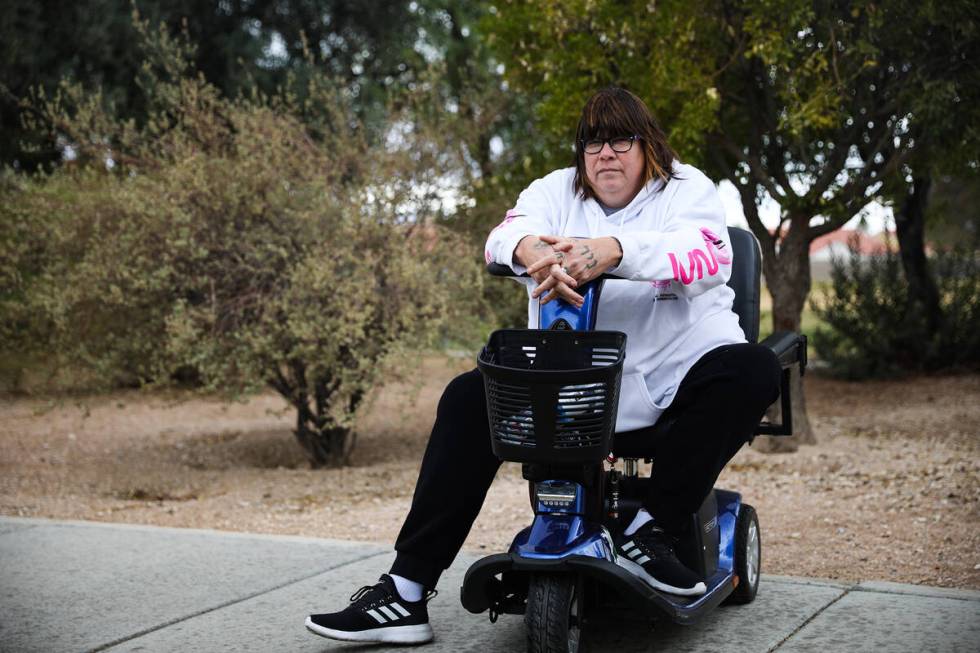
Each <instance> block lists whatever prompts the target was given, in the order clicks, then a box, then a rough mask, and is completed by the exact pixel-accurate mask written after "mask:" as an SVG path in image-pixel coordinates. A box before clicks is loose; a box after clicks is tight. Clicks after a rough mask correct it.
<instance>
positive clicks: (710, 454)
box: [306, 88, 779, 643]
mask: <svg viewBox="0 0 980 653" xmlns="http://www.w3.org/2000/svg"><path fill="white" fill-rule="evenodd" d="M576 136H577V138H576V156H575V165H574V167H571V168H566V169H562V170H557V171H555V172H552V173H551V174H549V175H547V176H546V177H543V178H541V179H538V180H537V181H535V182H534V183H532V184H531V185H530V186H529V187H528V188H527V189H526V190H525V191H524V192H523V193H521V195H520V197H519V198H518V200H517V204H516V206H515V207H514V209H512V210H511V211H508V212H507V215H506V217H505V219H504V221H503V222H502V223H501V224H500V225H498V226H497V227H496V228H495V229H494V230H493V231H492V232H491V233H490V236H489V238H488V240H487V246H486V260H487V262H488V263H490V262H496V263H502V264H505V265H508V266H510V267H511V268H512V269H513V270H514V272H515V273H517V274H522V273H524V272H527V273H528V274H529V275H530V277H531V279H533V282H529V284H528V294H529V302H528V315H529V320H528V321H529V326H530V327H531V328H536V327H537V326H538V325H537V323H536V322H537V313H538V310H537V308H538V304H539V302H549V301H552V300H554V299H555V298H557V297H561V298H563V299H565V300H566V301H568V302H571V303H574V304H576V305H581V302H582V297H581V296H580V295H579V294H578V293H577V292H575V289H576V288H577V287H580V286H581V285H582V284H584V283H586V282H588V281H590V280H591V279H594V278H596V277H598V276H599V275H601V274H603V273H604V272H610V273H612V274H615V275H616V276H618V277H621V278H622V279H624V280H623V281H608V282H607V283H606V285H605V287H604V288H603V292H602V297H601V300H600V307H599V312H598V315H599V317H598V322H597V324H596V328H597V329H602V330H605V329H608V330H617V331H624V332H626V333H627V335H628V338H627V351H626V362H625V366H624V370H623V382H622V390H621V394H620V402H619V413H618V415H617V426H616V428H617V432H623V431H630V430H635V429H639V428H642V427H646V426H650V425H653V424H654V423H656V422H658V421H659V420H665V421H667V423H668V426H669V428H668V429H667V432H666V434H665V435H664V436H663V437H662V438H661V439H659V440H658V441H656V442H652V443H651V449H652V450H653V451H654V452H655V458H654V461H655V462H654V468H653V482H652V483H651V490H650V494H649V496H648V497H646V499H645V500H644V507H643V509H641V510H640V511H639V512H638V514H637V516H636V518H635V519H634V520H633V522H632V523H631V524H630V525H629V527H628V528H627V529H626V530H625V532H624V533H621V534H617V536H616V546H617V549H618V551H619V552H620V553H621V556H620V559H621V564H623V565H624V566H626V567H628V568H630V569H631V570H632V571H634V573H637V574H638V575H640V576H641V577H642V578H644V579H645V580H646V581H647V582H649V583H650V584H651V585H652V586H654V587H656V588H657V589H660V590H662V591H667V592H673V593H677V594H685V595H696V594H699V593H703V592H704V591H705V586H704V582H703V581H704V579H701V578H698V577H697V575H696V574H695V573H694V572H693V571H691V570H690V569H688V568H687V567H685V566H684V565H683V564H681V563H680V562H679V561H678V559H677V556H676V555H675V553H674V551H673V541H674V536H673V533H674V532H676V531H679V530H680V529H681V528H682V527H683V526H684V525H685V524H686V521H687V520H688V519H689V516H690V515H691V513H693V512H695V511H696V510H697V509H698V507H699V506H700V505H701V503H702V502H703V501H704V499H705V497H706V496H707V495H708V492H710V490H711V488H712V487H713V486H714V483H715V480H716V479H717V478H718V475H719V473H720V472H721V470H722V468H723V467H724V465H725V464H726V463H727V462H728V461H729V460H730V459H731V458H732V456H734V455H735V453H736V452H737V451H738V449H739V448H740V447H741V446H742V445H743V444H744V443H745V442H746V441H747V440H748V439H749V438H750V437H751V435H752V433H753V431H754V429H755V426H756V425H757V424H758V422H759V419H760V418H761V417H762V414H763V413H764V412H765V409H766V407H767V406H768V405H769V404H771V403H772V402H773V401H775V399H776V397H777V395H778V380H779V365H778V363H777V362H776V359H775V356H774V355H773V354H772V352H771V351H769V350H768V349H767V348H765V347H761V346H759V345H753V344H748V343H746V342H745V337H744V335H743V333H742V331H741V329H740V328H739V326H738V318H737V316H736V315H735V314H734V313H733V312H732V300H733V297H734V293H733V292H732V290H731V289H730V288H728V287H727V286H726V285H725V282H726V280H727V279H728V277H729V275H730V273H731V263H732V258H731V248H730V246H729V243H728V239H727V229H726V228H725V220H724V211H723V209H722V206H721V202H720V200H719V199H718V195H717V192H716V190H715V187H714V184H713V183H711V181H710V180H709V179H708V178H707V177H705V176H704V174H702V173H701V172H700V171H698V170H697V169H696V168H693V167H691V166H689V165H685V164H682V163H680V162H679V161H677V158H676V156H675V154H674V152H673V151H672V150H671V148H670V147H669V146H668V145H667V142H666V138H665V136H664V134H663V132H662V130H661V129H660V128H659V126H658V125H657V124H656V122H655V120H654V119H653V116H652V115H651V114H650V111H649V110H648V109H647V107H646V106H645V105H644V104H643V102H642V101H641V100H640V99H639V98H637V97H636V96H635V95H633V94H632V93H630V92H628V91H626V90H624V89H621V88H607V89H603V90H602V91H599V92H598V93H596V94H595V95H594V96H592V98H590V99H589V101H588V102H587V103H586V105H585V107H584V108H583V111H582V115H581V118H580V120H579V125H578V130H577V135H576ZM499 465H500V461H499V460H497V459H496V457H495V456H494V455H493V453H492V451H491V449H490V434H489V430H488V424H487V411H486V402H485V399H484V394H483V381H482V377H481V376H480V374H479V372H478V371H477V370H473V371H471V372H467V373H466V374H463V375H461V376H459V377H457V378H456V379H454V380H453V381H452V382H450V384H449V386H447V388H446V390H445V392H444V393H443V396H442V399H441V400H440V402H439V408H438V411H437V415H436V422H435V424H434V426H433V429H432V435H431V436H430V439H429V444H428V447H427V448H426V452H425V455H424V457H423V460H422V468H421V471H420V474H419V480H418V483H417V484H416V488H415V495H414V498H413V501H412V508H411V510H410V511H409V514H408V516H407V518H406V520H405V523H404V525H403V526H402V530H401V532H400V534H399V536H398V539H397V541H396V543H395V550H396V552H397V556H396V558H395V562H394V564H393V565H392V568H391V570H390V574H385V575H382V577H381V579H380V582H379V583H377V584H376V585H374V586H366V587H364V588H362V589H361V590H360V591H359V592H358V593H356V594H355V595H354V596H352V597H351V601H352V602H351V604H350V605H349V606H347V608H345V609H344V610H341V611H339V612H334V613H328V614H319V615H311V616H310V617H309V618H308V619H307V621H306V626H307V628H309V629H310V630H311V631H313V632H315V633H317V634H320V635H323V636H326V637H332V638H336V639H346V640H354V641H383V642H399V643H420V642H425V641H429V640H431V639H432V629H431V627H430V625H429V622H428V613H427V610H426V601H427V598H428V596H429V595H430V594H431V592H430V591H429V590H431V589H432V588H434V587H435V585H436V583H437V581H438V578H439V576H440V575H441V573H442V571H443V570H445V569H446V568H447V567H448V566H449V565H450V564H451V563H452V561H453V559H454V558H455V556H456V554H457V553H458V551H459V549H460V547H461V546H462V544H463V541H464V540H465V538H466V535H467V533H468V532H469V529H470V527H471V526H472V524H473V521H474V519H476V516H477V514H478V513H479V510H480V508H481V506H482V504H483V501H484V498H485V497H486V493H487V490H488V489H489V487H490V484H491V482H492V481H493V478H494V475H495V474H496V472H497V468H498V467H499Z"/></svg>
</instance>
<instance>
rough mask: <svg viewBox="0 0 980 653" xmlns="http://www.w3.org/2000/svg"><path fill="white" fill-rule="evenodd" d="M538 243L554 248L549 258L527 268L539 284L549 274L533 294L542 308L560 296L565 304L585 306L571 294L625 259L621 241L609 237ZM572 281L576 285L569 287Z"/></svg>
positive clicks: (547, 238) (553, 239) (542, 238)
mask: <svg viewBox="0 0 980 653" xmlns="http://www.w3.org/2000/svg"><path fill="white" fill-rule="evenodd" d="M538 238H539V240H540V241H541V242H543V243H546V244H547V245H548V246H550V247H552V248H553V252H552V254H550V255H545V256H542V257H541V258H539V259H538V260H537V261H536V262H535V263H533V264H532V265H529V266H527V272H528V274H529V275H531V277H532V278H534V280H535V281H538V276H537V275H539V274H540V273H541V272H544V271H547V275H548V278H546V279H544V281H539V285H538V287H537V288H535V289H534V292H532V293H531V295H532V296H533V297H539V296H541V295H542V294H544V293H547V294H545V295H544V297H543V298H542V299H541V303H542V304H547V303H548V302H549V301H551V300H552V299H554V298H555V297H558V296H561V297H562V298H563V299H565V301H567V302H569V303H571V304H575V306H578V307H581V306H582V297H581V295H579V294H578V293H576V292H574V291H572V290H571V288H577V287H579V286H581V285H582V284H585V283H588V282H589V281H592V280H593V279H595V278H597V277H599V276H600V275H601V274H602V273H603V272H605V271H606V270H608V269H609V268H611V267H615V266H616V265H618V264H619V262H620V261H621V260H622V258H623V251H622V249H621V247H620V244H619V241H618V240H616V239H615V238H612V237H609V236H606V237H602V238H582V239H571V238H565V237H563V236H539V237H538ZM569 277H571V279H572V281H573V282H574V283H569V279H568V278H569Z"/></svg>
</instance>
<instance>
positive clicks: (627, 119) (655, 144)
mask: <svg viewBox="0 0 980 653" xmlns="http://www.w3.org/2000/svg"><path fill="white" fill-rule="evenodd" d="M615 136H639V139H637V140H638V142H637V143H634V145H633V147H636V146H637V145H639V146H641V147H642V148H643V183H644V184H646V183H647V182H648V181H650V180H651V179H653V178H654V177H658V178H660V179H662V180H663V181H664V183H667V182H668V181H669V180H670V179H672V178H673V173H672V169H673V163H674V159H676V158H677V155H676V154H675V153H674V150H673V149H671V147H670V145H668V144H667V136H666V134H664V132H663V130H662V129H661V128H660V125H658V124H657V121H656V120H655V119H654V117H653V114H651V113H650V109H648V108H647V105H646V104H644V103H643V100H641V99H640V98H638V97H636V96H635V95H633V94H632V93H630V92H629V91H627V90H626V89H625V88H620V87H618V86H609V87H606V88H604V89H602V90H601V91H599V92H598V93H596V94H595V95H593V96H592V97H590V98H589V100H588V102H586V103H585V106H584V107H583V108H582V117H581V118H579V121H578V129H577V130H576V132H575V191H576V192H577V193H581V194H582V196H583V197H584V198H586V199H588V198H595V197H596V194H595V190H594V189H593V188H592V185H591V184H590V183H589V178H588V176H587V175H586V174H585V148H584V146H583V143H584V142H585V141H588V140H591V139H593V138H601V139H606V138H613V137H615Z"/></svg>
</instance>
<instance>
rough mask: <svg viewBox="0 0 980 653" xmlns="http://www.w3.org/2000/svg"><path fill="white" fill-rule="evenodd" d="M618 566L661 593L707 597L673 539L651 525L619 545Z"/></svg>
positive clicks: (645, 526) (626, 538)
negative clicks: (679, 558)
mask: <svg viewBox="0 0 980 653" xmlns="http://www.w3.org/2000/svg"><path fill="white" fill-rule="evenodd" d="M616 554H617V555H616V564H618V565H619V566H620V567H622V568H623V569H626V570H627V571H629V572H630V573H632V574H634V575H636V576H637V577H639V578H640V579H642V580H643V581H645V582H646V583H647V584H648V585H650V586H651V587H653V588H654V589H656V590H660V591H661V592H667V593H669V594H677V595H679V596H698V595H701V594H704V593H705V591H706V589H707V588H706V587H705V584H704V581H703V580H701V579H700V578H698V576H697V574H695V573H694V572H693V571H691V570H690V569H688V568H687V567H685V566H684V565H683V564H682V563H681V561H680V560H678V559H677V554H676V553H674V549H673V545H672V544H671V541H670V538H669V536H668V535H666V534H665V533H664V532H663V530H661V529H659V528H657V527H655V526H654V525H653V522H648V523H647V524H645V525H644V526H642V527H641V528H639V529H637V531H636V532H635V533H634V534H633V535H631V536H621V537H620V538H619V542H618V543H617V545H616Z"/></svg>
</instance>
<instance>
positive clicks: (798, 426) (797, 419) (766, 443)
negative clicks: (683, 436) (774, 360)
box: [752, 215, 817, 453]
mask: <svg viewBox="0 0 980 653" xmlns="http://www.w3.org/2000/svg"><path fill="white" fill-rule="evenodd" d="M809 222H810V220H809V217H808V216H803V215H800V216H794V217H793V218H792V220H791V222H790V229H789V231H788V232H787V233H786V236H785V237H784V238H783V239H782V241H781V242H780V246H779V252H778V253H777V254H776V255H775V256H769V257H766V258H765V259H764V260H763V262H762V263H763V270H764V272H765V275H766V287H767V288H768V289H769V293H770V294H771V295H772V327H773V332H776V331H792V332H794V333H799V331H800V322H801V320H802V316H803V307H804V306H805V304H806V298H807V295H809V293H810V285H811V279H810V249H809V248H810V243H809V240H808V239H807V228H808V225H809ZM790 399H791V402H790V403H791V407H792V411H793V435H790V436H786V435H782V436H770V435H765V436H760V437H758V438H756V439H755V441H754V442H753V443H752V447H753V448H754V449H757V450H759V451H763V452H766V453H776V452H791V451H796V450H797V449H798V448H799V445H800V444H816V442H817V438H816V435H815V434H814V432H813V428H812V427H811V426H810V419H809V417H808V416H807V412H806V399H805V397H804V395H803V380H802V379H801V378H800V375H799V372H798V371H794V372H793V374H792V375H791V377H790ZM773 411H775V412H774V413H773ZM767 414H768V415H769V417H770V419H777V420H778V419H780V416H779V404H778V402H777V404H776V405H775V406H773V407H771V408H770V412H769V413H767Z"/></svg>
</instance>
